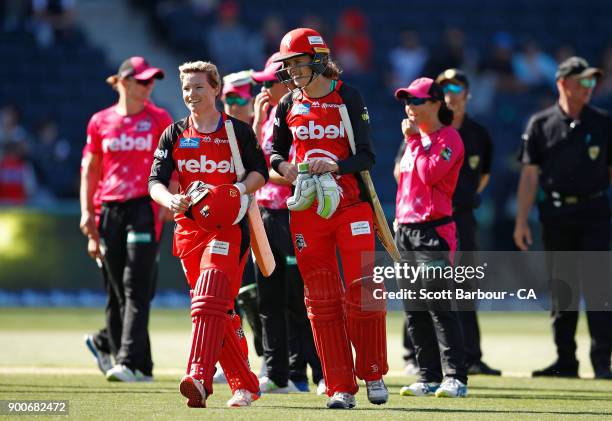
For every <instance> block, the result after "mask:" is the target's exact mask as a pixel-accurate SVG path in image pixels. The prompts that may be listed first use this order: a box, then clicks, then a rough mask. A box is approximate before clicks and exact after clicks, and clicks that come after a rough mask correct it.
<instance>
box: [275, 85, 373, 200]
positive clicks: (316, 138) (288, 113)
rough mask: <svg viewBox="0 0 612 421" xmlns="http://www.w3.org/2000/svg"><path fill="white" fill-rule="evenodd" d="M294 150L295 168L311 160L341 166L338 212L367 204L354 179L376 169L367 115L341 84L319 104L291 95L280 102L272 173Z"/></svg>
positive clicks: (356, 96)
mask: <svg viewBox="0 0 612 421" xmlns="http://www.w3.org/2000/svg"><path fill="white" fill-rule="evenodd" d="M341 104H345V105H346V107H347V110H348V113H349V117H350V120H351V125H352V126H353V133H354V137H355V146H356V154H355V155H353V153H352V151H351V147H350V144H349V141H348V136H347V132H346V128H345V127H344V123H343V122H342V119H341V117H340V111H339V106H340V105H341ZM291 145H293V146H294V147H295V154H296V162H304V161H307V160H308V159H311V158H320V157H325V158H331V159H333V160H334V161H336V162H337V163H338V168H339V170H338V173H337V175H336V179H337V182H338V186H339V187H340V193H341V199H340V205H339V206H338V207H339V208H343V207H346V206H350V205H354V204H355V203H358V202H360V201H363V200H364V199H365V197H366V196H365V195H364V193H363V192H364V190H363V188H362V187H361V180H360V178H358V177H357V175H356V173H358V172H359V171H362V170H369V169H370V168H371V167H372V165H373V164H374V157H375V156H374V152H373V148H372V142H371V135H370V125H369V115H368V110H367V108H366V107H365V105H364V104H363V100H362V99H361V96H360V95H359V93H358V92H357V91H356V90H355V89H353V88H351V87H349V86H347V85H345V84H343V83H342V82H341V81H337V83H336V86H335V88H334V89H333V90H332V91H331V92H330V93H329V94H327V95H325V96H323V97H321V98H310V97H308V96H307V95H306V94H305V93H303V92H302V93H299V94H297V95H296V94H291V93H290V94H287V95H286V96H285V97H283V99H282V100H281V102H280V104H279V106H278V108H277V111H276V118H275V128H274V141H273V150H272V157H271V158H270V161H271V164H272V167H273V168H274V169H275V170H276V171H278V165H279V164H280V163H281V162H282V161H283V160H284V161H288V160H289V149H290V146H291Z"/></svg>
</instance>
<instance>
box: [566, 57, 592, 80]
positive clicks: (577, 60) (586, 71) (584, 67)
mask: <svg viewBox="0 0 612 421" xmlns="http://www.w3.org/2000/svg"><path fill="white" fill-rule="evenodd" d="M569 76H578V77H589V76H596V77H601V76H603V71H602V70H601V69H598V68H597V67H589V62H588V61H586V60H585V59H583V58H582V57H576V56H574V57H570V58H568V59H567V60H565V61H564V62H563V63H561V64H559V67H558V68H557V73H556V74H555V77H556V78H557V79H564V78H566V77H569Z"/></svg>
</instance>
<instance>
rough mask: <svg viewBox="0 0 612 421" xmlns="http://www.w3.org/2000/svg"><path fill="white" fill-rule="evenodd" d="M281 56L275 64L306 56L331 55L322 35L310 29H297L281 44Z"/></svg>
mask: <svg viewBox="0 0 612 421" xmlns="http://www.w3.org/2000/svg"><path fill="white" fill-rule="evenodd" d="M279 53H280V54H279V56H278V57H277V58H276V59H274V61H275V62H280V61H283V60H287V59H289V58H292V57H297V56H301V55H304V54H309V55H315V54H329V47H328V46H327V44H326V43H325V40H323V37H322V36H321V34H319V33H318V32H317V31H315V30H314V29H310V28H297V29H294V30H292V31H289V32H287V33H286V34H285V36H284V37H283V39H282V40H281V43H280V51H279Z"/></svg>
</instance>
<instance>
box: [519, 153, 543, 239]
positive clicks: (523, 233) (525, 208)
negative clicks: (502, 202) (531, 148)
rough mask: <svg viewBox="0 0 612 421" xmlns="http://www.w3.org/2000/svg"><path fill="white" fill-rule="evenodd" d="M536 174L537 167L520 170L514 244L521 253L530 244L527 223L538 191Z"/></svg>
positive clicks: (537, 171) (526, 166) (528, 166)
mask: <svg viewBox="0 0 612 421" xmlns="http://www.w3.org/2000/svg"><path fill="white" fill-rule="evenodd" d="M538 173H539V169H538V166H537V165H524V166H523V168H522V169H521V178H520V181H519V186H518V192H517V201H518V209H517V212H516V221H515V225H514V243H515V244H516V246H517V247H518V248H519V249H521V250H523V251H525V250H527V249H529V246H530V245H531V243H532V237H531V230H530V229H529V222H528V221H529V212H530V211H531V207H532V206H533V203H534V202H535V197H536V193H537V191H538Z"/></svg>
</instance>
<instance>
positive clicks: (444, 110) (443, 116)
mask: <svg viewBox="0 0 612 421" xmlns="http://www.w3.org/2000/svg"><path fill="white" fill-rule="evenodd" d="M453 116H454V114H453V110H451V109H450V108H448V106H447V105H446V103H445V102H444V101H442V105H441V106H440V109H439V110H438V120H440V123H442V124H444V125H445V126H450V125H451V123H452V122H453Z"/></svg>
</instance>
